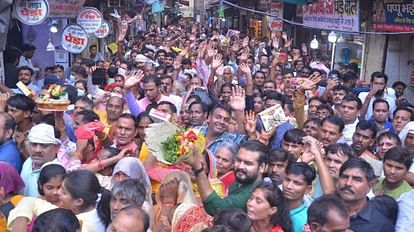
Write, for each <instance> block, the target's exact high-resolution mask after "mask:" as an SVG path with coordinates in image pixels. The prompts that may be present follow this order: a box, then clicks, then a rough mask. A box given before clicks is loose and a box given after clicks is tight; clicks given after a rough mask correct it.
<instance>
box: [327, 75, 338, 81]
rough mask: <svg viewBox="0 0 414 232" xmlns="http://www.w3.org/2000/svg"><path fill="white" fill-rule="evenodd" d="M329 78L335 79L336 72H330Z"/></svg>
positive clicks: (336, 76)
mask: <svg viewBox="0 0 414 232" xmlns="http://www.w3.org/2000/svg"><path fill="white" fill-rule="evenodd" d="M329 77H330V79H331V80H334V79H337V78H338V74H336V73H332V74H331V75H329Z"/></svg>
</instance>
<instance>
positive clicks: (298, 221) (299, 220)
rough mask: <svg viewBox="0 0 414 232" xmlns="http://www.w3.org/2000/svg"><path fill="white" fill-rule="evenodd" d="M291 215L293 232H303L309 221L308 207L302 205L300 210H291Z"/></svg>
mask: <svg viewBox="0 0 414 232" xmlns="http://www.w3.org/2000/svg"><path fill="white" fill-rule="evenodd" d="M289 215H290V219H291V220H292V225H293V232H302V231H303V226H304V225H305V224H306V222H307V220H308V207H306V205H305V204H302V205H301V206H299V207H298V208H296V209H292V210H290V211H289Z"/></svg>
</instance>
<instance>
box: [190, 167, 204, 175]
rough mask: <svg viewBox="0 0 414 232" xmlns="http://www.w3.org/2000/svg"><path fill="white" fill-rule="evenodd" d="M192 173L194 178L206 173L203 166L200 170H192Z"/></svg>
mask: <svg viewBox="0 0 414 232" xmlns="http://www.w3.org/2000/svg"><path fill="white" fill-rule="evenodd" d="M192 171H193V174H194V176H195V177H197V176H198V175H200V173H201V172H203V171H204V167H203V166H201V168H199V169H192Z"/></svg>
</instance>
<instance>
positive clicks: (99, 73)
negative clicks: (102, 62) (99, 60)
mask: <svg viewBox="0 0 414 232" xmlns="http://www.w3.org/2000/svg"><path fill="white" fill-rule="evenodd" d="M105 77H106V69H104V68H98V69H96V70H95V71H93V73H92V84H94V85H104V84H105Z"/></svg>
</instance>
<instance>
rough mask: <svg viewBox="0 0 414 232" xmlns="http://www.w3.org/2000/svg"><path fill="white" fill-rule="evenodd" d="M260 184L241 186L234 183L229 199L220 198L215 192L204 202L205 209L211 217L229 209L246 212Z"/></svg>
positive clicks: (231, 186) (257, 182) (230, 189)
mask: <svg viewBox="0 0 414 232" xmlns="http://www.w3.org/2000/svg"><path fill="white" fill-rule="evenodd" d="M258 184H259V181H255V182H253V183H251V184H247V185H244V184H242V185H240V184H239V183H238V182H237V181H234V182H233V183H232V184H231V185H230V188H229V193H228V196H227V197H224V198H220V197H219V195H218V194H217V193H216V192H215V191H213V192H212V193H211V194H210V195H208V197H207V199H205V200H204V201H203V205H204V209H205V210H206V212H207V213H208V214H210V215H215V214H216V213H218V212H219V211H221V210H223V209H228V208H239V209H242V210H243V211H244V212H246V211H247V207H246V203H247V200H248V199H249V197H250V194H251V193H252V192H253V189H254V188H255V187H256V186H257V185H258Z"/></svg>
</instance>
